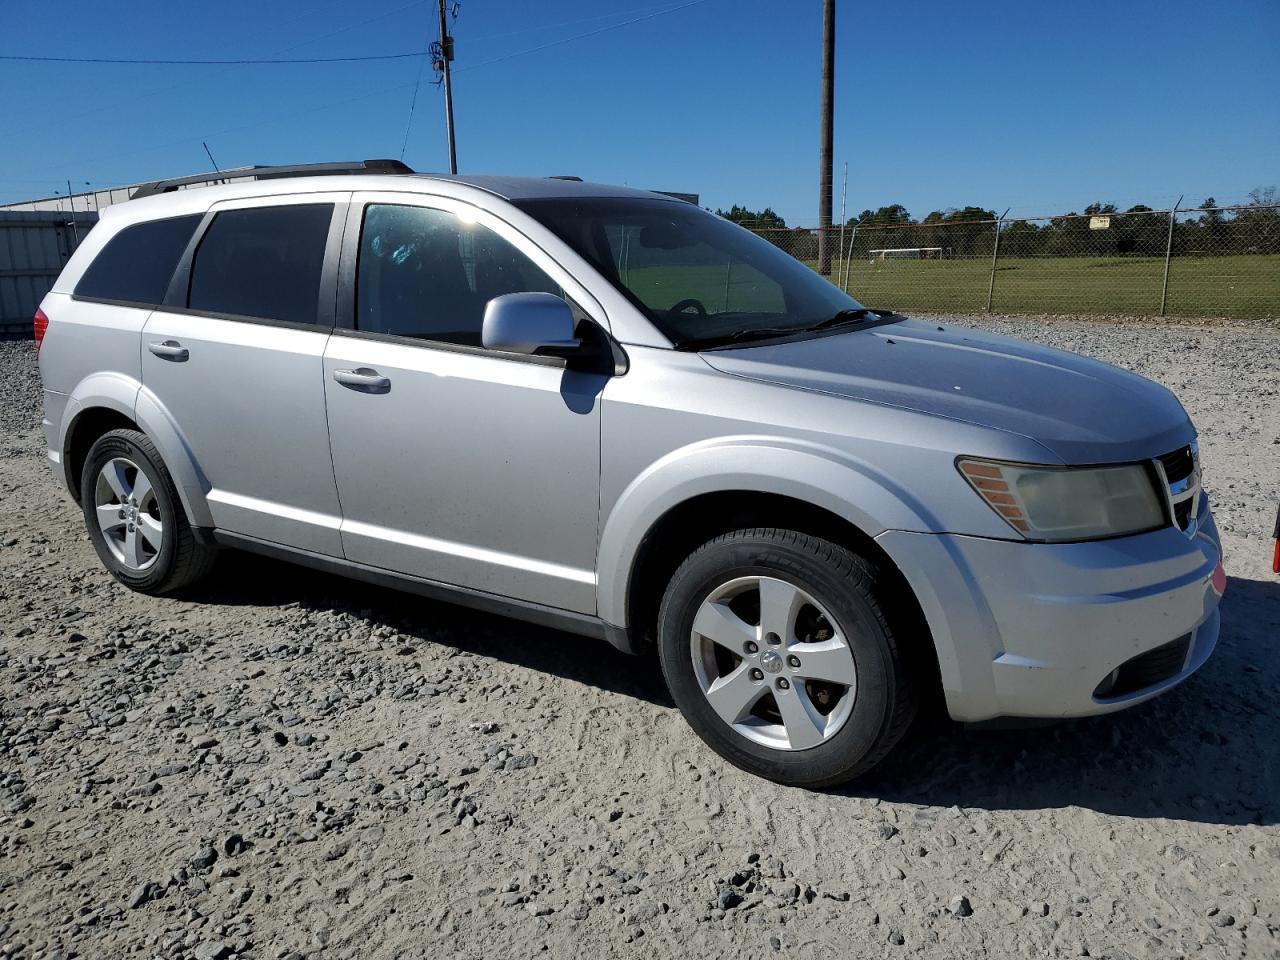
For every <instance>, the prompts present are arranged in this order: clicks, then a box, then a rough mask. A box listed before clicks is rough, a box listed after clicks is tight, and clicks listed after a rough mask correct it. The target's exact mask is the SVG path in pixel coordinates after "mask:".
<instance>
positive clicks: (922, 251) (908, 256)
mask: <svg viewBox="0 0 1280 960" xmlns="http://www.w3.org/2000/svg"><path fill="white" fill-rule="evenodd" d="M869 252H870V254H871V259H872V260H941V259H942V258H943V256H944V255H945V252H946V248H945V247H883V248H881V249H879V250H871V251H869Z"/></svg>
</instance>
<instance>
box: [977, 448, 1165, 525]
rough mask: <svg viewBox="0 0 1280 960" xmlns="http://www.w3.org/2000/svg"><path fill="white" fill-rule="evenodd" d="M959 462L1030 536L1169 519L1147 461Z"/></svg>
mask: <svg viewBox="0 0 1280 960" xmlns="http://www.w3.org/2000/svg"><path fill="white" fill-rule="evenodd" d="M956 466H957V467H958V468H959V469H960V473H961V474H963V476H964V478H965V479H966V480H968V481H969V483H970V485H971V486H972V487H973V489H974V490H976V491H977V493H978V496H980V497H982V499H983V500H985V501H987V503H988V504H989V505H990V506H991V509H992V510H994V511H995V512H996V513H998V514H1000V516H1001V517H1003V518H1004V519H1005V522H1006V523H1008V524H1009V526H1011V527H1013V529H1015V530H1017V531H1018V532H1019V533H1020V534H1022V535H1023V536H1024V537H1026V538H1027V539H1028V540H1048V541H1062V540H1095V539H1098V538H1100V537H1116V536H1120V535H1122V534H1126V533H1140V532H1142V531H1144V530H1154V529H1155V528H1157V527H1162V526H1164V525H1165V524H1166V523H1167V522H1168V521H1167V518H1166V517H1165V511H1164V505H1163V504H1162V503H1161V502H1160V499H1159V497H1158V496H1157V495H1156V489H1155V484H1154V483H1153V482H1152V480H1151V474H1150V473H1149V472H1148V469H1147V466H1146V465H1145V464H1141V463H1134V464H1128V465H1126V466H1120V467H1042V466H1031V465H1027V464H1020V463H999V462H996V461H993V460H971V459H967V458H963V457H962V458H961V459H959V460H957V461H956Z"/></svg>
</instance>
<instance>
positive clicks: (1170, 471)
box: [1159, 447, 1196, 483]
mask: <svg viewBox="0 0 1280 960" xmlns="http://www.w3.org/2000/svg"><path fill="white" fill-rule="evenodd" d="M1159 459H1160V463H1161V464H1163V465H1164V475H1165V477H1166V479H1168V481H1169V482H1170V483H1177V482H1178V481H1179V480H1185V479H1187V477H1189V476H1191V473H1192V471H1193V470H1195V467H1196V461H1195V458H1194V457H1193V456H1192V454H1191V448H1190V447H1183V448H1182V449H1181V450H1175V451H1173V453H1166V454H1165V455H1164V456H1162V457H1160V458H1159Z"/></svg>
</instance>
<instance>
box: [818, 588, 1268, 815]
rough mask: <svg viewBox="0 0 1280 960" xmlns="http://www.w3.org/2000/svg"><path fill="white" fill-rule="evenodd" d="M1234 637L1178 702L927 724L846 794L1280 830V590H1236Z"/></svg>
mask: <svg viewBox="0 0 1280 960" xmlns="http://www.w3.org/2000/svg"><path fill="white" fill-rule="evenodd" d="M1222 620H1223V628H1222V636H1221V638H1220V640H1219V644H1218V648H1217V650H1216V651H1215V652H1214V655H1213V656H1212V657H1211V658H1210V660H1209V662H1208V663H1206V664H1205V665H1204V667H1202V668H1201V670H1200V671H1199V672H1198V673H1197V674H1195V675H1194V676H1192V677H1190V678H1189V679H1188V680H1186V681H1185V682H1184V683H1183V684H1181V685H1180V686H1179V687H1177V688H1175V689H1174V690H1171V691H1169V693H1167V694H1165V695H1163V696H1161V697H1157V698H1155V699H1154V700H1150V701H1148V702H1147V703H1144V704H1141V705H1139V706H1136V707H1133V708H1131V709H1129V710H1124V711H1121V712H1119V713H1115V714H1111V715H1108V716H1102V717H1094V718H1089V719H1081V720H1068V721H1062V722H1059V723H1052V724H1049V725H1045V726H1040V727H1026V728H1022V729H1008V730H991V729H983V728H980V727H979V728H968V727H965V726H963V725H961V724H957V723H953V722H951V721H949V720H947V719H946V718H945V716H944V715H942V714H941V711H938V712H936V713H934V714H930V715H928V716H925V717H922V718H921V721H920V722H919V723H917V725H916V727H915V728H914V729H913V730H912V732H911V733H910V734H909V736H908V739H907V740H906V741H905V742H903V743H902V744H901V745H899V747H898V749H897V750H895V751H894V753H892V754H891V755H890V756H889V757H888V758H887V759H886V760H885V761H884V762H883V763H882V764H881V765H880V766H879V767H877V768H876V770H875V771H873V772H872V773H871V774H870V775H869V776H868V777H865V778H863V779H861V780H858V781H856V782H854V783H853V784H850V785H848V786H847V787H844V788H840V789H839V790H837V791H835V792H836V793H837V794H842V795H846V796H860V797H879V798H881V799H883V800H891V801H895V802H900V803H915V804H921V805H924V806H941V807H948V806H953V805H954V806H960V807H967V808H979V809H988V810H1031V809H1053V808H1058V807H1067V806H1078V807H1086V808H1088V809H1091V810H1095V811H1097V812H1098V813H1105V814H1113V815H1119V816H1128V817H1139V818H1153V817H1164V818H1169V819H1174V820H1186V821H1194V822H1201V823H1210V824H1262V825H1272V824H1275V823H1280V789H1278V788H1277V784H1278V783H1280V705H1278V703H1277V699H1276V693H1275V691H1276V677H1277V675H1278V674H1280V643H1277V640H1280V583H1276V582H1266V581H1258V580H1243V579H1240V578H1238V577H1231V578H1229V581H1228V586H1227V592H1226V595H1225V596H1224V598H1223V601H1222Z"/></svg>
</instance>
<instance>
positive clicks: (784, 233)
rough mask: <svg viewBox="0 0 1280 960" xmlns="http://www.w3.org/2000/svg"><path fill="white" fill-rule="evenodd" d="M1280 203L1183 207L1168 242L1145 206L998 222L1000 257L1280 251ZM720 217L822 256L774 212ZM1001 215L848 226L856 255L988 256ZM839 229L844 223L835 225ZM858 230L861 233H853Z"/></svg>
mask: <svg viewBox="0 0 1280 960" xmlns="http://www.w3.org/2000/svg"><path fill="white" fill-rule="evenodd" d="M1278 203H1280V201H1277V197H1276V190H1275V188H1274V187H1265V188H1258V189H1256V190H1254V191H1252V192H1251V193H1250V194H1249V202H1248V204H1246V205H1244V206H1242V207H1236V208H1233V209H1230V210H1224V209H1222V208H1221V207H1220V206H1219V205H1218V204H1217V202H1216V201H1215V200H1214V198H1213V197H1206V198H1205V199H1204V200H1203V201H1202V202H1201V203H1200V204H1199V206H1197V207H1195V208H1190V209H1187V210H1185V211H1183V210H1179V211H1178V215H1177V217H1176V218H1175V222H1174V225H1173V236H1172V240H1171V241H1170V237H1169V215H1168V213H1167V212H1165V211H1156V210H1153V209H1152V208H1151V207H1148V206H1146V205H1145V204H1135V205H1134V206H1132V207H1129V208H1128V209H1127V210H1123V211H1122V210H1120V209H1118V208H1117V207H1116V205H1115V204H1113V203H1102V202H1097V203H1091V204H1089V205H1088V206H1087V207H1085V208H1084V210H1083V211H1082V212H1080V213H1077V212H1075V211H1072V212H1071V213H1067V214H1064V215H1062V216H1058V217H1051V218H1048V219H1039V220H1017V219H1010V220H1005V221H1002V222H1001V224H1000V253H1001V256H1009V257H1036V256H1046V257H1063V256H1087V257H1100V256H1136V257H1143V256H1164V251H1165V245H1166V243H1169V242H1172V248H1173V253H1174V254H1175V255H1181V256H1224V255H1239V254H1254V253H1259V254H1275V253H1280V205H1278ZM715 212H716V214H717V215H719V216H722V217H724V218H726V219H728V220H732V221H733V222H735V223H739V224H741V225H742V226H744V227H747V228H749V229H751V230H754V231H756V232H757V233H759V234H760V235H761V236H763V237H765V238H766V239H768V240H769V241H770V242H771V243H774V244H776V245H777V246H779V247H781V248H782V249H784V250H786V251H787V252H788V253H790V254H792V255H793V256H796V257H799V258H800V259H804V260H810V259H814V258H815V257H816V256H817V234H816V232H815V231H813V230H812V229H811V228H808V227H790V228H789V227H788V226H787V224H786V221H785V220H784V219H783V218H782V217H780V216H779V215H778V214H777V213H776V212H775V211H774V210H773V209H772V208H770V207H765V208H764V209H763V210H751V209H749V208H747V207H742V206H738V205H736V204H735V205H734V206H732V207H730V208H729V209H728V210H716V211H715ZM996 219H997V214H996V212H995V211H994V210H988V209H987V208H985V207H977V206H965V207H958V208H950V209H947V210H934V211H932V212H930V213H929V214H927V215H926V216H925V217H923V218H922V219H920V220H916V219H914V218H913V217H912V216H911V213H910V212H909V211H908V210H907V208H906V207H905V206H903V205H902V204H900V203H893V204H888V205H887V206H883V207H880V208H879V209H877V210H870V209H867V210H863V211H862V212H861V213H859V214H857V215H855V216H852V217H850V218H849V219H848V220H847V221H846V223H845V236H846V243H847V244H848V243H849V242H850V241H851V249H852V256H853V257H855V258H861V257H867V256H870V255H871V251H872V250H878V249H893V248H904V247H906V248H917V247H924V248H931V247H932V248H941V256H944V257H949V258H950V257H954V258H964V257H975V256H990V255H991V253H992V248H993V246H994V244H995V236H996V225H995V223H994V221H995V220H996ZM832 229H833V230H835V231H839V230H840V227H839V225H838V224H837V225H835V226H834V227H833V228H832ZM855 230H856V232H854V231H855Z"/></svg>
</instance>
